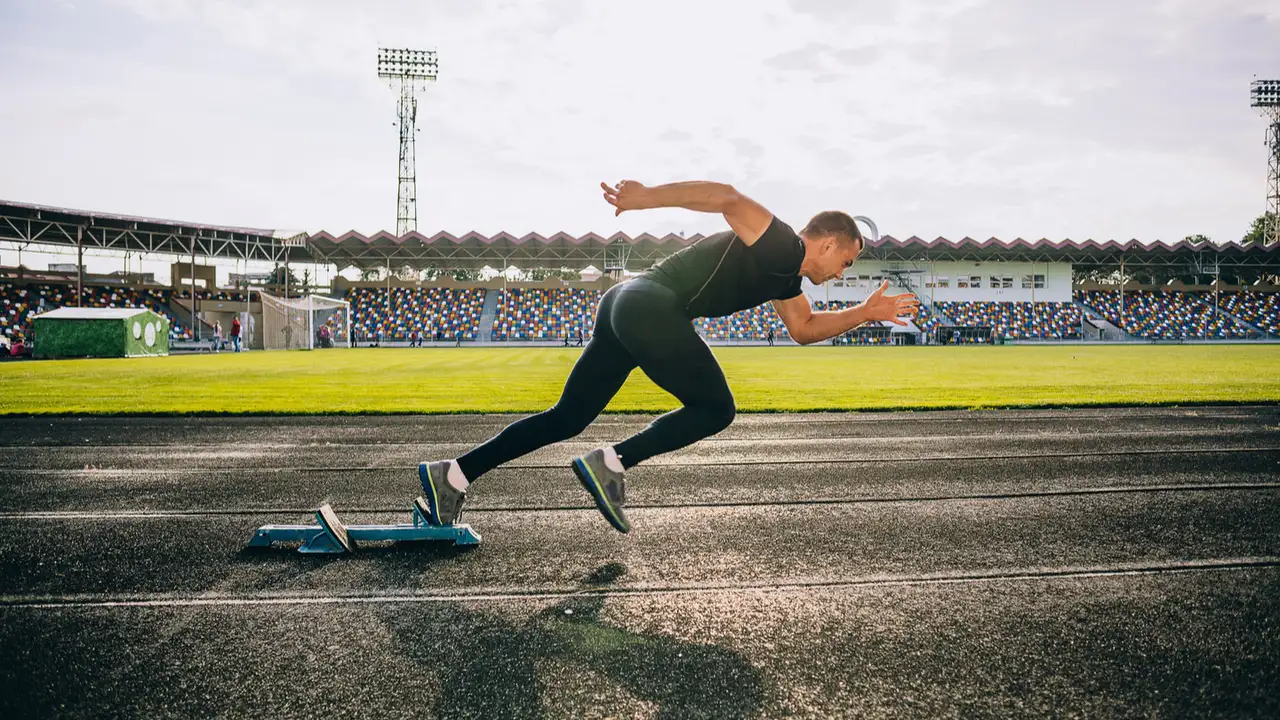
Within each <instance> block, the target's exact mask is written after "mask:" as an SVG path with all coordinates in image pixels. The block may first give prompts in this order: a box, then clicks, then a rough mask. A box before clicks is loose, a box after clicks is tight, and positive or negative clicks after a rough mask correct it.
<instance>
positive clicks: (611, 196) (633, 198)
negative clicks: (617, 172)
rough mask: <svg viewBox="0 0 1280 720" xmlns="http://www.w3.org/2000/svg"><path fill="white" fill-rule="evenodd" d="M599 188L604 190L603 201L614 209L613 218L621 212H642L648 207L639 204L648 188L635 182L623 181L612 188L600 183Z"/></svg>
mask: <svg viewBox="0 0 1280 720" xmlns="http://www.w3.org/2000/svg"><path fill="white" fill-rule="evenodd" d="M600 188H601V189H603V190H604V199H605V200H606V201H607V202H608V203H609V204H610V205H612V206H613V207H614V208H615V210H614V212H613V216H614V217H617V216H619V215H621V214H622V211H623V210H643V209H644V208H646V207H650V206H648V205H644V204H642V203H641V198H642V196H643V195H644V192H645V190H648V188H646V187H645V186H644V185H641V184H640V183H638V182H636V181H635V180H623V181H622V182H620V183H617V184H616V185H614V186H613V187H609V185H608V184H607V183H600Z"/></svg>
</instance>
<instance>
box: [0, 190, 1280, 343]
mask: <svg viewBox="0 0 1280 720" xmlns="http://www.w3.org/2000/svg"><path fill="white" fill-rule="evenodd" d="M701 239H702V236H701V235H691V236H688V237H685V236H681V235H675V234H668V235H665V236H662V237H658V236H653V235H649V234H641V235H638V236H635V237H632V236H629V235H626V234H623V233H616V234H613V235H610V236H602V235H597V234H594V233H588V234H586V235H582V236H576V237H575V236H572V235H569V234H567V233H554V234H551V235H546V236H544V235H540V234H537V233H529V234H525V235H522V236H515V235H511V234H508V233H498V234H497V235H494V236H484V235H481V234H479V233H474V232H471V233H464V234H462V235H453V234H450V233H444V232H441V233H436V234H434V235H430V236H428V235H423V234H420V233H417V232H411V233H408V234H406V235H404V236H401V237H397V236H394V235H391V234H389V233H375V234H373V235H369V236H366V235H362V234H359V233H355V232H348V233H345V234H341V235H332V234H330V233H326V232H318V233H314V234H307V233H298V232H289V231H276V230H256V229H248V228H238V227H225V226H212V225H199V224H193V223H178V222H174V221H166V220H154V219H147V218H134V217H129V216H123V215H107V214H101V213H88V212H82V211H75V210H67V209H58V208H48V207H43V206H35V205H24V204H16V203H0V241H8V242H10V243H14V244H17V245H19V246H20V247H26V246H29V245H31V244H33V243H35V244H41V245H53V246H59V249H60V250H61V251H63V252H75V253H76V254H77V256H78V257H82V256H83V253H84V252H85V251H87V250H88V251H93V250H115V251H134V252H147V253H156V254H160V255H169V256H172V258H173V260H174V264H173V268H174V282H173V283H171V284H170V285H167V286H162V285H159V284H157V283H154V282H148V281H146V280H143V279H142V278H139V277H120V276H119V275H118V274H117V275H114V276H93V275H87V274H86V273H85V272H84V269H83V263H79V264H78V265H77V267H78V268H79V270H78V271H77V272H74V273H56V272H42V271H33V270H31V269H28V268H21V267H18V268H7V269H0V335H4V336H6V337H9V338H13V337H23V336H24V335H28V336H29V334H30V321H31V317H32V316H33V315H34V314H36V313H38V312H41V311H45V310H51V309H54V308H58V307H65V306H77V305H78V306H84V307H104V308H105V307H145V308H149V309H151V310H153V311H155V312H157V313H159V314H161V315H163V316H164V317H166V318H168V319H169V321H170V327H171V333H172V336H171V340H173V341H174V348H175V349H176V350H179V351H180V350H181V349H182V348H183V346H184V343H190V342H194V341H195V340H197V339H207V338H209V337H210V336H211V334H212V328H213V325H214V324H215V323H221V324H222V325H223V326H224V327H226V326H227V325H228V324H229V323H230V321H231V319H232V317H235V316H239V317H241V318H243V321H244V322H245V324H246V325H247V326H250V327H252V326H253V324H254V321H255V318H260V316H261V312H262V311H261V304H260V303H259V302H258V301H257V299H256V298H255V297H254V292H255V291H256V290H262V289H264V288H263V287H255V288H248V289H247V291H246V288H243V287H241V288H219V287H214V286H213V283H212V282H211V279H212V278H213V277H214V276H213V274H212V271H213V268H212V267H209V266H206V265H197V263H196V262H195V258H196V256H200V257H203V258H208V259H209V261H211V262H215V263H216V262H218V261H220V260H236V261H251V260H252V261H259V262H262V261H265V262H268V263H273V264H275V265H277V266H283V267H284V268H285V270H286V272H285V274H284V276H285V277H288V275H289V272H288V269H289V267H290V266H293V267H303V266H328V267H330V268H336V269H337V270H344V269H347V268H357V269H359V270H361V271H362V273H363V274H364V275H365V276H366V277H367V276H369V275H370V274H372V275H374V276H379V279H378V280H374V281H350V280H347V279H346V278H343V277H339V278H338V279H337V280H336V281H335V282H334V283H333V285H332V286H331V287H324V288H300V287H292V288H291V287H289V286H287V285H286V286H285V287H279V286H271V287H270V288H269V289H270V291H271V292H272V293H275V294H278V295H284V296H293V297H296V296H298V295H300V294H304V293H306V292H315V293H317V294H321V295H326V296H331V297H334V298H338V299H344V300H347V301H349V302H350V304H351V311H352V325H353V329H354V332H353V333H352V334H353V338H352V340H353V344H354V343H366V341H368V342H373V343H382V342H388V343H392V344H397V343H400V344H407V343H410V342H413V341H414V340H415V339H416V340H418V341H419V342H420V341H422V340H425V341H427V342H436V341H444V342H448V343H456V342H468V343H481V344H487V343H525V344H530V343H533V344H537V343H543V344H562V343H564V342H566V341H573V340H576V339H577V338H578V337H580V336H581V337H589V336H590V334H591V332H592V330H593V323H594V315H595V307H596V305H597V304H598V303H599V300H600V297H601V295H602V294H603V292H604V291H605V290H607V289H608V288H609V287H610V286H612V284H614V283H616V282H619V281H621V280H624V279H625V278H626V277H627V276H629V275H631V274H633V273H635V272H638V271H642V270H643V269H645V268H647V267H649V266H650V265H652V264H653V263H654V262H657V261H658V260H660V259H661V258H663V257H665V256H666V255H668V254H670V253H672V252H675V251H677V250H679V249H680V248H682V247H685V246H686V245H689V244H691V243H696V242H698V241H699V240H701ZM512 267H515V268H519V269H524V270H528V269H534V268H547V269H556V270H564V269H569V270H577V271H586V272H587V273H590V272H591V271H592V270H593V269H595V268H609V269H610V272H608V273H607V274H605V275H598V276H597V277H595V278H594V279H591V280H581V281H578V280H574V281H564V280H559V279H552V280H546V281H543V282H540V283H532V282H512V281H509V280H508V279H506V278H505V277H492V278H491V279H488V280H484V281H477V282H458V281H454V280H452V279H444V280H438V281H433V282H427V281H416V280H403V279H400V278H401V277H403V273H402V270H403V269H406V268H407V269H409V270H411V271H415V274H416V272H418V271H424V270H428V269H430V270H433V271H434V274H435V275H436V276H440V275H441V274H442V272H443V271H448V270H472V271H474V270H475V269H478V268H512ZM392 268H395V269H396V271H397V272H396V273H392V272H391V270H392ZM493 272H496V271H493ZM596 272H597V273H598V271H596ZM1277 275H1280V247H1276V246H1271V247H1263V246H1242V245H1239V244H1235V243H1227V244H1213V243H1208V242H1201V243H1198V244H1197V243H1192V242H1189V241H1182V242H1177V243H1173V244H1167V243H1146V244H1144V243H1140V242H1138V241H1134V240H1131V241H1128V242H1123V243H1120V242H1114V241H1108V242H1101V243H1099V242H1095V241H1092V240H1086V241H1070V240H1068V241H1061V242H1053V241H1049V240H1036V241H1027V240H1021V239H1019V240H1014V241H1012V242H1003V241H999V240H996V239H990V240H983V241H978V240H973V239H971V238H964V239H962V240H958V241H952V240H947V239H945V238H938V239H936V240H931V241H926V240H922V239H920V238H917V237H911V238H907V239H905V240H899V239H896V238H894V237H892V236H884V237H882V238H880V239H879V240H875V241H871V242H869V243H868V245H867V248H866V250H865V251H864V253H863V254H862V256H861V257H860V258H859V260H858V262H857V263H856V264H855V265H854V267H853V268H851V269H850V270H849V271H848V272H847V273H846V274H845V276H844V277H842V278H839V279H836V280H833V281H831V282H828V283H826V284H825V285H823V286H814V285H811V284H809V283H808V282H807V281H806V282H805V283H804V285H803V290H804V292H805V293H806V295H808V297H809V298H810V299H811V300H812V301H813V302H814V307H815V309H819V310H822V309H840V308H846V307H850V306H852V305H855V304H856V303H858V302H860V301H861V300H862V299H863V298H865V297H866V296H867V294H869V293H870V292H872V291H873V290H874V289H875V288H877V287H879V285H880V284H881V282H883V281H888V283H889V287H890V290H889V291H890V292H904V291H905V292H912V293H915V294H916V295H918V296H919V297H920V298H921V301H922V306H921V310H920V314H919V316H918V317H916V318H915V319H914V320H913V321H909V322H907V323H906V325H905V326H896V325H892V324H889V323H879V324H874V325H872V326H864V327H862V328H858V329H857V330H854V331H852V332H850V333H848V334H846V335H845V336H842V337H840V338H836V339H834V340H833V341H832V342H833V343H834V344H866V345H903V344H918V343H933V342H957V343H972V342H1097V341H1111V342H1141V341H1146V342H1168V341H1174V342H1189V341H1208V342H1213V341H1217V342H1223V341H1234V342H1249V341H1275V340H1280V286H1276V285H1274V284H1270V282H1271V281H1274V279H1275V277H1276V276H1277ZM587 277H591V276H590V275H589V274H588V275H587ZM192 278H195V279H196V280H194V281H193V280H192ZM1121 278H1123V279H1124V283H1123V285H1122V284H1120V282H1119V280H1120V279H1121ZM200 283H203V287H201V286H200ZM193 288H195V289H194V297H193ZM695 327H696V328H697V330H698V332H699V333H700V334H701V335H702V336H703V337H704V338H705V339H706V340H707V341H708V342H710V343H715V344H740V343H765V342H768V341H770V340H771V339H772V341H776V342H790V338H789V336H788V334H787V330H786V327H785V326H784V325H783V324H782V321H781V318H779V317H778V315H777V313H776V312H774V310H773V308H772V306H770V305H764V306H761V307H757V308H753V309H750V310H746V311H742V312H739V313H735V314H734V315H731V316H728V317H722V318H701V319H699V320H697V321H696V323H695ZM249 334H250V336H251V337H250V339H248V340H247V342H248V343H249V345H250V346H251V347H252V346H254V345H253V341H252V339H251V338H252V332H251V331H250V333H249Z"/></svg>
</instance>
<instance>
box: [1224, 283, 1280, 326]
mask: <svg viewBox="0 0 1280 720" xmlns="http://www.w3.org/2000/svg"><path fill="white" fill-rule="evenodd" d="M1218 300H1219V302H1220V303H1221V307H1222V309H1224V310H1226V311H1227V312H1229V313H1231V314H1232V315H1235V316H1236V317H1238V318H1240V319H1241V320H1244V321H1245V322H1247V323H1249V324H1250V325H1253V326H1254V327H1256V328H1260V329H1262V330H1263V331H1265V332H1267V333H1270V334H1272V335H1280V293H1274V292H1264V293H1259V292H1239V293H1236V292H1231V293H1222V295H1221V296H1220V297H1219V298H1218Z"/></svg>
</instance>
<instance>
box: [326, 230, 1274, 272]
mask: <svg viewBox="0 0 1280 720" xmlns="http://www.w3.org/2000/svg"><path fill="white" fill-rule="evenodd" d="M703 237H704V236H703V235H700V234H697V235H690V236H688V237H681V236H679V235H664V236H662V237H656V236H654V235H650V234H648V233H642V234H640V235H637V236H635V237H632V236H630V235H627V234H626V233H615V234H613V235H610V236H608V237H605V236H602V235H597V234H595V233H587V234H586V235H581V236H577V237H575V236H573V235H570V234H568V233H563V232H561V233H555V234H554V235H550V236H543V235H539V234H537V233H530V234H528V235H524V236H520V237H516V236H514V235H510V234H508V233H498V234H497V235H494V236H492V237H488V236H485V235H481V234H479V233H476V232H470V233H466V234H464V235H460V236H456V235H451V234H449V233H446V232H440V233H436V234H435V235H430V236H427V235H422V234H420V233H416V232H412V233H409V234H407V235H404V236H401V237H396V236H395V235H392V234H391V233H386V232H383V233H375V234H373V235H368V236H366V235H361V234H360V233H357V232H354V231H353V232H348V233H345V234H343V235H339V236H334V235H330V234H329V233H326V232H321V233H316V234H314V235H311V236H310V237H309V238H308V239H307V250H308V251H309V252H310V253H311V255H312V257H314V258H315V260H316V261H317V262H322V263H333V264H336V265H338V266H339V267H340V268H341V267H350V266H354V267H359V268H375V267H385V266H387V265H390V266H391V267H393V268H399V267H406V266H408V267H413V268H419V269H420V268H424V267H431V266H435V267H444V268H455V267H462V268H469V267H483V266H485V265H488V266H490V267H508V266H511V265H515V266H516V267H522V266H523V267H569V268H574V269H581V268H585V267H586V266H588V265H594V266H595V267H597V268H602V267H605V263H606V255H607V254H610V253H616V252H619V250H620V249H624V248H625V249H626V252H627V255H628V262H627V268H628V269H629V270H640V269H644V268H646V267H648V266H649V265H650V264H652V263H653V262H654V261H656V260H658V259H660V258H662V257H665V256H666V255H669V254H671V253H673V252H675V251H677V250H679V249H680V248H682V247H685V246H686V245H689V244H691V243H695V242H697V241H698V240H701V239H702V238H703ZM861 259H867V260H882V261H887V262H918V263H927V262H929V261H947V260H951V261H974V262H980V261H1003V262H1069V263H1072V264H1075V265H1084V266H1111V265H1118V264H1120V262H1122V261H1123V262H1125V263H1126V264H1128V265H1133V266H1135V267H1137V266H1150V267H1201V266H1205V265H1208V264H1212V263H1215V262H1216V263H1217V264H1218V265H1220V266H1222V267H1224V268H1225V267H1255V268H1277V267H1280V246H1272V247H1269V248H1264V247H1262V246H1244V245H1240V244H1239V243H1227V244H1215V243H1212V242H1202V243H1191V242H1187V241H1180V242H1177V243H1173V244H1166V243H1161V242H1156V243H1141V242H1139V241H1137V240H1129V241H1127V242H1116V241H1114V240H1109V241H1106V242H1097V241H1094V240H1085V241H1079V242H1078V241H1074V240H1063V241H1060V242H1055V241H1052V240H1046V239H1041V240H1023V239H1021V238H1019V239H1017V240H1014V241H1012V242H1005V241H1002V240H997V239H995V238H991V239H989V240H974V239H973V238H967V237H966V238H963V239H961V240H948V239H946V238H937V239H936V240H923V239H921V238H918V237H910V238H907V239H906V240H899V239H897V238H894V237H892V236H888V235H886V236H884V237H882V238H880V239H879V240H878V241H875V242H871V243H868V245H867V249H866V251H864V252H863V254H862V256H861Z"/></svg>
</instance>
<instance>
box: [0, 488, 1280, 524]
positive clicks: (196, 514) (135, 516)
mask: <svg viewBox="0 0 1280 720" xmlns="http://www.w3.org/2000/svg"><path fill="white" fill-rule="evenodd" d="M1276 489H1280V482H1255V483H1208V484H1205V483H1200V484H1194V485H1111V486H1102V487H1095V488H1070V489H1063V490H1030V491H1026V492H1004V493H976V494H968V495H907V496H901V497H894V496H879V497H847V498H796V499H792V500H758V501H752V500H741V501H722V502H716V501H708V502H692V503H635V504H628V505H627V509H628V510H677V509H681V508H738V507H795V506H803V505H882V504H889V503H926V502H964V501H968V500H1018V499H1035V498H1051V497H1074V496H1087V495H1118V494H1143V493H1170V492H1220V491H1229V490H1276ZM342 511H343V513H345V514H347V515H357V514H393V513H403V512H404V508H402V507H344V508H343V510H342ZM578 511H591V512H595V511H596V507H595V506H594V505H536V506H529V505H494V506H488V507H473V508H468V509H467V512H468V513H476V514H484V513H500V512H519V513H549V512H578ZM314 512H315V508H308V507H293V508H284V507H263V508H240V509H226V510H32V511H25V512H0V521H5V520H183V519H189V520H195V519H201V518H210V517H245V516H259V515H311V514H312V513H314Z"/></svg>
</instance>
